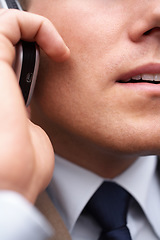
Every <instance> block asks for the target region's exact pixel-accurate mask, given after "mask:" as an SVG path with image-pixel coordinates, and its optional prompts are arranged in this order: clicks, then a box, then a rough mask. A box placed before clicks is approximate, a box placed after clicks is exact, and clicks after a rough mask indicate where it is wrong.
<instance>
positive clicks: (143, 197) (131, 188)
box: [48, 156, 160, 240]
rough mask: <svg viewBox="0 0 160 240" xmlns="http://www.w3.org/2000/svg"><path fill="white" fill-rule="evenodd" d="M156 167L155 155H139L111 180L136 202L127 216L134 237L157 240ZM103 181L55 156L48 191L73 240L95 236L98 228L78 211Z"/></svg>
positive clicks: (159, 222) (159, 208)
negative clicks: (128, 166)
mask: <svg viewBox="0 0 160 240" xmlns="http://www.w3.org/2000/svg"><path fill="white" fill-rule="evenodd" d="M156 166H157V157H156V156H149V157H148V156H147V157H141V158H139V159H138V160H137V161H136V162H135V163H134V164H133V165H132V166H131V167H130V168H129V169H128V170H126V171H125V172H124V173H123V174H121V175H120V176H118V177H116V178H115V179H113V181H115V182H117V183H118V184H119V185H121V186H123V187H124V188H125V189H126V190H127V191H128V192H130V193H131V195H132V196H134V198H135V199H136V201H137V202H138V204H137V202H135V201H133V202H132V204H131V206H130V208H129V212H128V216H127V218H128V227H129V229H130V232H131V236H132V238H133V240H144V239H145V240H158V239H160V215H159V211H160V186H159V180H160V179H159V177H160V176H159V177H158V174H157V171H156ZM159 174H160V173H159ZM104 180H107V179H103V178H101V177H100V176H98V175H96V174H94V173H92V172H90V171H88V170H85V169H83V168H81V167H79V166H77V165H75V164H73V163H71V162H68V161H66V160H64V159H62V158H61V157H59V156H56V163H55V171H54V175H53V179H52V181H51V183H50V185H49V187H48V193H49V195H50V197H51V199H52V201H53V203H54V204H55V206H56V207H57V209H58V211H59V213H60V215H61V216H62V218H63V220H64V222H65V224H66V226H67V228H68V230H69V232H70V234H71V236H72V239H73V240H97V239H98V237H99V235H100V231H101V229H100V228H99V226H98V225H97V223H96V222H94V220H93V219H90V216H86V215H84V214H82V215H81V212H82V211H83V209H84V207H85V205H86V203H87V202H88V200H89V199H90V198H91V196H92V195H93V194H94V192H95V191H96V190H97V189H98V187H99V186H100V185H101V184H102V182H103V181H104Z"/></svg>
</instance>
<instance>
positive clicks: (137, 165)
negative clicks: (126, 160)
mask: <svg viewBox="0 0 160 240" xmlns="http://www.w3.org/2000/svg"><path fill="white" fill-rule="evenodd" d="M156 167H157V156H145V157H140V158H139V159H138V160H137V161H136V162H134V163H133V164H132V166H131V167H130V168H129V169H127V171H125V172H123V174H121V175H119V176H118V177H116V178H115V179H114V180H115V182H117V183H118V184H119V185H121V186H122V187H124V188H125V189H126V190H127V191H128V192H129V193H130V194H131V195H132V196H133V197H134V198H135V199H136V200H137V202H138V203H139V205H140V206H141V208H142V209H143V212H144V214H145V215H146V217H147V218H148V221H149V222H150V224H151V225H152V228H153V229H154V231H155V233H156V234H157V235H158V236H159V237H160V228H159V221H158V220H157V219H159V211H158V209H160V186H159V176H158V174H157V171H156Z"/></svg>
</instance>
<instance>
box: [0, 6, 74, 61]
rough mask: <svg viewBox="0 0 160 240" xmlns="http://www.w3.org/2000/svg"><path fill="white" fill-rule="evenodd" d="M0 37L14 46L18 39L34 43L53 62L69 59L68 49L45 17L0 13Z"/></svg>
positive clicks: (5, 11)
mask: <svg viewBox="0 0 160 240" xmlns="http://www.w3.org/2000/svg"><path fill="white" fill-rule="evenodd" d="M0 22H1V24H0V35H3V36H5V37H6V38H7V39H8V40H10V41H11V43H12V44H13V45H15V44H16V43H17V42H18V41H19V40H20V39H23V40H26V41H36V42H37V44H38V45H39V46H40V48H41V49H42V50H43V51H44V52H45V53H46V54H47V55H48V56H50V57H51V58H52V59H54V60H55V61H64V60H65V59H67V58H68V57H69V53H70V51H69V49H68V47H67V46H66V44H65V43H64V41H63V39H62V38H61V36H60V35H59V33H58V32H57V30H56V29H55V27H54V26H53V24H52V23H51V22H50V21H49V20H48V19H47V18H45V17H42V16H39V15H36V14H33V13H28V12H22V11H19V10H13V9H12V10H6V9H3V10H1V11H0Z"/></svg>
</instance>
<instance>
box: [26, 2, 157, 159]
mask: <svg viewBox="0 0 160 240" xmlns="http://www.w3.org/2000/svg"><path fill="white" fill-rule="evenodd" d="M32 1H33V3H32V5H31V8H30V11H31V12H35V13H38V14H41V15H44V16H45V17H47V18H49V19H50V20H51V21H52V22H53V24H54V25H55V27H56V28H57V30H58V31H59V33H60V34H61V36H62V37H63V39H64V41H65V42H66V44H67V45H68V47H69V48H70V51H71V56H70V58H69V60H67V61H66V62H64V63H55V62H53V61H51V60H50V59H48V58H47V57H46V56H44V55H43V56H42V61H41V68H40V74H39V79H38V82H37V88H36V91H35V96H34V99H33V109H34V113H33V115H34V118H35V119H36V121H37V122H39V123H40V124H41V125H42V126H43V127H44V128H45V129H46V131H47V132H48V133H49V135H50V137H51V139H52V141H54V136H55V145H56V141H57V142H59V143H61V144H63V140H62V139H64V136H65V139H66V141H65V142H66V144H67V137H66V136H68V141H69V138H70V139H72V140H73V143H74V139H75V140H77V139H83V140H85V142H86V144H88V145H89V144H94V146H96V147H98V148H101V149H102V148H103V150H104V149H106V151H113V152H117V153H119V152H122V153H138V154H148V153H155V152H156V151H157V150H158V149H159V147H160V85H157V84H156V85H155V84H152V83H126V82H125V81H126V80H127V79H128V78H131V77H134V76H136V75H140V74H158V72H159V73H160V29H159V27H160V3H159V0H153V1H148V0H141V1H140V0H118V1H117V0H81V1H80V0H59V1H58V0H45V1H44V0H40V1H37V0H32ZM143 77H145V76H143ZM150 77H151V76H150V75H149V76H148V78H150ZM155 77H156V76H155ZM158 77H159V78H160V75H159V76H158ZM120 80H123V83H121V82H120ZM124 82H125V83H124ZM34 103H35V104H34ZM56 139H58V140H56ZM57 146H58V144H57ZM57 148H58V147H57Z"/></svg>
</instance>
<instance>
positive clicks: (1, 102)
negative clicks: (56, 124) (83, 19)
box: [0, 9, 69, 203]
mask: <svg viewBox="0 0 160 240" xmlns="http://www.w3.org/2000/svg"><path fill="white" fill-rule="evenodd" d="M0 23H1V24H0V189H1V190H13V191H16V192H19V193H20V194H22V195H23V196H24V197H25V198H27V199H28V200H29V201H31V202H32V203H34V202H35V200H36V198H37V196H38V194H39V193H40V192H41V191H42V190H43V189H44V188H45V187H46V186H47V185H48V183H49V181H50V179H51V177H52V172H53V167H54V153H53V149H52V145H51V143H50V141H49V138H48V137H47V135H46V134H45V132H44V131H43V130H42V129H41V128H40V127H38V126H36V125H34V124H33V123H31V122H30V120H28V118H27V113H26V108H25V105H24V101H23V97H22V94H21V90H20V88H19V86H18V82H17V79H16V76H15V73H14V71H13V69H12V63H13V60H14V57H15V49H14V46H15V45H16V43H18V42H19V40H20V39H23V40H26V41H36V42H37V44H38V45H39V46H40V48H41V49H42V50H43V51H44V52H45V53H46V54H47V55H48V56H49V57H51V58H52V59H53V60H54V61H65V60H66V59H67V58H68V57H69V50H68V48H67V47H66V45H65V43H64V42H63V40H62V38H61V37H60V36H59V34H58V33H57V31H56V29H55V28H54V26H53V25H52V23H51V22H49V20H47V19H45V18H44V17H41V16H38V15H34V14H31V13H26V12H21V11H18V10H4V9H2V10H0Z"/></svg>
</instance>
